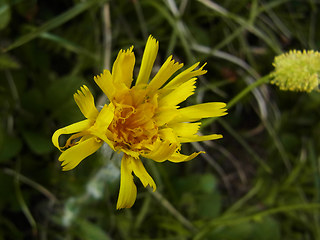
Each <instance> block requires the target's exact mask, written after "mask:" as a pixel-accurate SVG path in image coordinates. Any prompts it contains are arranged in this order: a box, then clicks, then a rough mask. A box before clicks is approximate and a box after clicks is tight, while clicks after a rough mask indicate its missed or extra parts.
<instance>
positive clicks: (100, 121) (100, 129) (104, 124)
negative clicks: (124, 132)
mask: <svg viewBox="0 0 320 240" xmlns="http://www.w3.org/2000/svg"><path fill="white" fill-rule="evenodd" d="M113 117H114V105H113V104H112V103H110V104H109V105H104V107H103V108H102V109H101V111H100V113H99V115H98V117H97V119H96V122H95V123H94V125H93V126H92V127H91V128H90V129H89V130H88V131H89V132H90V133H91V134H93V135H95V136H97V137H99V138H100V139H102V140H103V141H105V142H106V143H107V144H108V145H109V146H110V147H111V148H112V149H113V150H114V146H113V143H112V141H111V140H110V139H108V137H107V135H106V133H107V131H109V130H108V127H109V125H110V123H111V122H112V120H113Z"/></svg>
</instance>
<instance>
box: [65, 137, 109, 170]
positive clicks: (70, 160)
mask: <svg viewBox="0 0 320 240" xmlns="http://www.w3.org/2000/svg"><path fill="white" fill-rule="evenodd" d="M102 143H103V142H102V141H100V140H99V139H97V138H96V137H91V138H89V139H87V140H85V141H83V142H81V143H79V144H77V145H75V146H72V147H71V148H68V149H67V150H66V151H64V152H63V153H62V154H61V155H60V157H59V161H61V162H62V164H61V166H62V170H63V171H68V170H71V169H73V168H75V167H76V166H77V165H78V164H79V163H80V162H81V161H82V160H83V159H84V158H86V157H88V156H89V155H91V154H93V153H95V152H96V151H97V150H98V149H99V148H100V147H101V145H102Z"/></svg>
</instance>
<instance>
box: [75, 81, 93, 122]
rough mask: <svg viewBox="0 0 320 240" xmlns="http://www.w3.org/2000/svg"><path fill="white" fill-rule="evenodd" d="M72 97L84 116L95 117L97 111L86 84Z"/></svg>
mask: <svg viewBox="0 0 320 240" xmlns="http://www.w3.org/2000/svg"><path fill="white" fill-rule="evenodd" d="M73 97H74V100H75V102H76V103H77V105H78V107H79V108H80V110H81V112H82V114H83V115H84V116H85V117H86V118H89V119H95V118H96V117H97V115H98V114H99V112H98V110H97V108H96V106H95V104H94V98H93V96H92V94H91V92H90V90H89V88H88V87H87V86H86V85H83V86H82V87H81V88H80V90H78V92H77V93H75V94H74V95H73Z"/></svg>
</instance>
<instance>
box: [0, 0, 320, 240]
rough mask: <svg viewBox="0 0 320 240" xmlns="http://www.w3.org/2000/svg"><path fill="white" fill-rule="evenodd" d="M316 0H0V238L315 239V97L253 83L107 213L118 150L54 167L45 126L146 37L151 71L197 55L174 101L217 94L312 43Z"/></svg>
mask: <svg viewBox="0 0 320 240" xmlns="http://www.w3.org/2000/svg"><path fill="white" fill-rule="evenodd" d="M319 3H320V2H319V1H316V0H308V1H307V0H306V1H303V0H291V1H289V0H265V1H261V0H256V1H255V0H241V1H236V0H225V1H211V0H163V1H162V0H159V1H150V0H149V1H148V0H119V1H116V0H110V1H107V0H86V1H79V0H55V1H44V0H42V1H40V0H38V1H37V0H0V49H1V51H0V114H1V115H0V116H1V118H0V119H1V125H0V239H5V240H7V239H9V240H10V239H14V240H19V239H41V240H45V239H70V240H71V239H81V240H83V239H84V240H86V239H89V240H91V239H94V240H102V239H130V240H147V239H158V240H160V239H163V240H164V239H171V240H174V239H176V240H180V239H197V240H199V239H209V240H210V239H217V240H280V239H288V240H296V239H297V240H300V239H305V240H313V239H320V225H319V222H320V212H319V207H320V175H319V174H320V157H319V151H320V150H319V149H320V122H319V119H320V111H319V109H320V94H319V93H317V92H313V93H310V94H307V93H294V92H282V91H280V90H278V89H277V88H276V87H275V86H271V85H262V86H260V87H259V88H256V89H254V90H253V91H252V92H251V93H249V94H248V95H246V96H245V97H244V98H243V99H241V101H240V102H238V103H237V104H236V105H235V106H234V107H232V108H231V109H230V110H229V114H228V115H227V116H225V117H223V118H220V119H219V120H218V121H204V124H203V127H202V129H201V131H202V132H203V133H204V134H208V133H222V134H223V135H224V138H223V139H222V140H218V141H213V142H212V141H211V142H202V143H196V144H192V145H191V144H190V145H187V144H186V145H185V146H184V148H183V152H184V153H191V152H192V151H199V150H205V151H206V152H207V154H206V155H204V154H202V155H201V156H199V157H197V158H196V159H194V160H192V161H190V162H187V163H181V164H174V163H169V162H166V163H161V164H160V163H155V162H152V161H151V160H144V164H145V166H146V168H147V170H148V172H149V173H150V175H151V176H153V178H154V179H155V181H156V184H157V187H158V188H157V192H155V193H151V192H150V191H149V190H148V189H144V188H143V186H142V184H141V183H140V182H139V181H138V179H135V180H137V181H136V184H137V187H138V198H137V201H136V203H135V205H134V206H133V207H132V208H131V209H125V210H120V211H116V210H115V208H116V201H117V196H118V190H119V161H120V159H121V156H119V155H118V154H114V153H112V151H110V150H109V149H108V148H107V147H106V146H104V147H103V148H102V149H101V150H100V151H99V152H98V153H96V154H94V155H92V156H90V157H88V158H87V159H85V160H84V161H83V162H82V163H81V164H80V165H79V166H78V167H77V168H76V169H74V170H72V171H69V172H62V171H61V167H60V163H59V162H58V156H59V151H58V150H57V149H54V147H53V145H52V143H51V136H52V134H53V132H54V131H55V130H57V129H58V128H61V127H64V126H66V125H68V124H71V123H73V122H76V121H79V120H82V119H83V116H82V114H81V112H80V111H79V110H78V108H77V106H76V104H75V103H74V100H73V93H74V92H75V91H76V90H77V89H79V88H80V86H81V85H82V84H86V85H87V86H89V88H90V90H92V91H93V93H94V96H95V99H96V103H97V105H102V104H103V103H104V102H105V101H106V99H105V97H104V96H103V94H102V91H101V90H100V89H99V88H98V87H97V86H96V85H95V83H94V81H93V76H95V75H97V74H100V73H101V72H102V70H103V69H105V68H107V69H110V66H112V62H113V61H114V59H115V57H116V55H117V53H118V51H119V50H120V49H125V48H127V47H130V46H131V45H134V46H135V48H134V51H135V55H136V68H135V71H136V72H135V76H136V74H137V72H138V70H139V64H140V62H141V57H142V53H143V49H144V44H145V42H146V40H147V37H148V35H149V34H152V35H153V36H154V37H155V38H156V39H157V40H159V43H160V48H159V54H158V58H157V60H156V64H155V70H156V69H158V67H159V66H160V65H161V64H162V63H163V62H164V61H165V59H166V58H167V57H168V56H169V55H171V54H173V56H174V58H175V59H176V60H177V61H179V62H184V63H185V66H186V67H187V66H190V65H191V64H193V63H195V62H197V61H201V62H202V63H204V62H207V65H206V69H207V70H208V73H207V74H206V75H204V76H203V77H200V79H199V81H198V88H197V90H196V94H195V95H194V96H192V97H191V98H189V99H188V101H187V103H186V104H196V103H200V102H208V101H223V102H228V101H230V100H231V99H232V97H234V96H235V95H236V94H237V93H239V92H241V91H242V90H243V89H244V88H245V87H247V86H248V85H250V84H252V83H253V82H255V81H256V80H257V79H259V78H260V77H261V76H264V75H266V74H269V73H270V72H271V71H272V70H273V67H272V61H273V58H274V57H275V56H277V55H279V54H281V53H282V52H285V51H288V50H290V49H314V50H317V49H318V48H319V46H320V36H319V32H318V30H317V29H319V22H320V16H319V7H320V5H319Z"/></svg>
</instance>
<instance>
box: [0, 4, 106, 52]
mask: <svg viewBox="0 0 320 240" xmlns="http://www.w3.org/2000/svg"><path fill="white" fill-rule="evenodd" d="M103 1H105V0H91V1H85V2H81V3H79V4H77V5H75V6H74V7H73V8H71V9H69V10H67V11H66V12H64V13H62V14H60V15H59V16H57V17H55V18H53V19H51V20H49V21H47V22H46V23H44V24H43V25H42V26H40V27H38V28H36V29H35V30H33V31H32V32H30V33H28V34H26V35H24V36H21V37H20V38H18V39H17V40H16V41H14V42H13V43H12V44H11V45H10V46H9V47H7V48H5V49H4V50H3V51H4V52H8V51H10V50H12V49H15V48H17V47H20V46H22V45H24V44H26V43H27V42H29V41H31V40H33V39H35V38H37V37H39V36H40V34H41V33H43V32H48V31H50V30H52V29H54V28H56V27H59V26H60V25H62V24H64V23H65V22H67V21H69V20H71V19H73V18H74V17H75V16H77V15H79V14H80V13H82V12H84V11H86V10H87V9H89V8H91V7H93V6H95V5H97V4H99V3H101V2H103Z"/></svg>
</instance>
